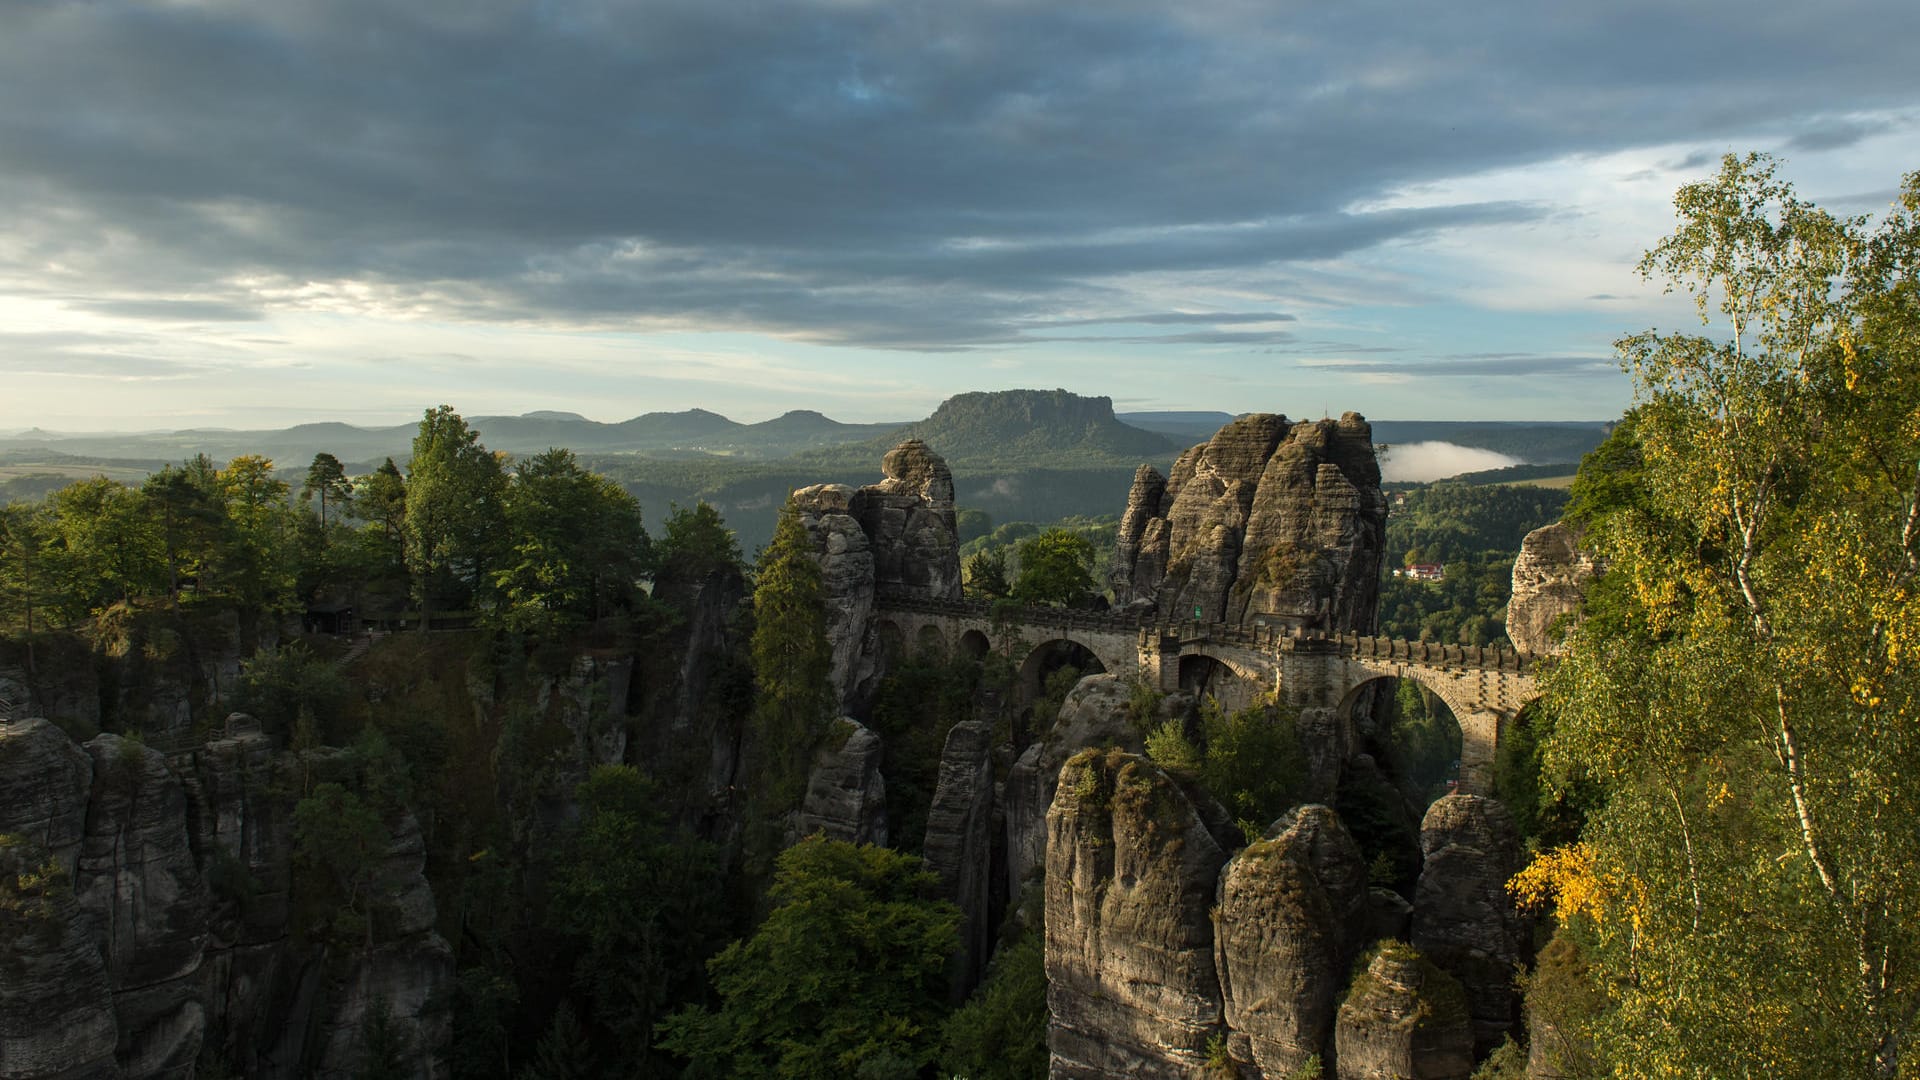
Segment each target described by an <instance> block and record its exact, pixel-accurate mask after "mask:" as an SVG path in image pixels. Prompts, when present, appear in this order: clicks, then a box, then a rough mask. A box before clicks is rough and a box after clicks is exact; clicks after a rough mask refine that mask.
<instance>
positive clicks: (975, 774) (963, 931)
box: [921, 720, 993, 1003]
mask: <svg viewBox="0 0 1920 1080" xmlns="http://www.w3.org/2000/svg"><path fill="white" fill-rule="evenodd" d="M921 852H922V857H923V858H925V859H926V863H927V869H928V870H931V871H933V872H934V874H935V875H937V876H938V877H939V879H940V895H941V896H942V897H943V898H945V899H947V900H951V901H953V903H954V905H955V906H956V907H958V908H959V909H960V914H961V918H962V922H961V925H960V957H959V962H958V963H957V964H955V965H954V969H953V972H952V979H951V984H952V991H953V994H952V996H953V998H954V1001H955V1002H956V1003H958V1002H959V1001H961V1000H964V999H965V997H966V995H967V992H968V991H969V990H971V989H972V988H973V987H974V985H975V984H977V983H978V982H979V981H980V976H981V973H982V972H983V971H984V970H985V969H986V964H987V957H988V955H989V953H990V952H991V951H992V948H993V919H992V910H993V896H992V874H991V870H992V862H993V729H992V728H991V727H989V726H988V725H987V723H986V722H985V721H981V720H966V721H962V722H961V723H958V724H955V725H953V728H952V730H950V731H948V732H947V743H946V746H945V748H944V749H942V750H941V752H940V778H939V780H938V781H937V782H936V783H935V785H934V789H933V804H932V805H931V806H930V807H929V808H928V810H927V833H926V842H925V843H924V844H922V845H921Z"/></svg>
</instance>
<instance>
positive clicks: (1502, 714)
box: [1337, 661, 1517, 795]
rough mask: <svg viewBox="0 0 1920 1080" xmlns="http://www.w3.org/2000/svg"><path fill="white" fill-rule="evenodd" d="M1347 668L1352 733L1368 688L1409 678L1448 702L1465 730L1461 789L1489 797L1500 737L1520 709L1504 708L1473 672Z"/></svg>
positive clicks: (1397, 666)
mask: <svg viewBox="0 0 1920 1080" xmlns="http://www.w3.org/2000/svg"><path fill="white" fill-rule="evenodd" d="M1343 667H1344V668H1345V671H1344V679H1343V680H1342V683H1343V685H1342V687H1341V693H1340V697H1339V705H1338V710H1337V716H1338V717H1339V720H1340V723H1341V724H1342V725H1344V726H1345V727H1346V730H1348V731H1352V730H1353V727H1352V723H1353V710H1354V707H1355V705H1356V704H1357V703H1358V702H1359V700H1360V699H1361V697H1362V695H1363V694H1365V693H1366V688H1367V687H1368V686H1371V685H1375V684H1377V683H1378V682H1379V681H1380V680H1382V679H1406V680H1409V681H1411V682H1414V683H1416V684H1418V685H1419V686H1420V687H1421V688H1422V689H1424V690H1426V691H1427V692H1428V693H1430V694H1432V695H1433V696H1434V697H1436V698H1438V699H1439V700H1440V701H1441V702H1443V703H1444V704H1445V705H1446V707H1447V710H1448V711H1449V712H1451V713H1452V714H1453V719H1454V722H1455V723H1456V724H1457V725H1458V726H1459V728H1460V770H1459V777H1458V779H1459V781H1460V790H1461V791H1463V792H1467V793H1469V794H1475V795H1484V794H1489V793H1491V791H1492V789H1493V762H1494V756H1495V754H1496V753H1498V751H1499V746H1500V736H1501V734H1502V733H1503V732H1504V730H1505V727H1506V724H1507V721H1508V720H1510V719H1511V718H1512V713H1513V712H1515V711H1517V708H1506V707H1503V706H1505V705H1507V704H1509V703H1507V702H1505V701H1504V699H1503V698H1501V697H1500V696H1499V695H1495V696H1494V700H1489V699H1488V695H1487V694H1486V693H1485V688H1484V687H1482V686H1480V685H1479V683H1478V680H1476V679H1474V678H1472V677H1470V675H1469V674H1468V673H1467V672H1463V671H1449V670H1445V669H1442V668H1439V667H1435V666H1428V665H1424V664H1412V663H1361V662H1353V661H1350V662H1348V663H1346V664H1345V665H1343Z"/></svg>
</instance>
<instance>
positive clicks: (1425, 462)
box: [1380, 442, 1526, 484]
mask: <svg viewBox="0 0 1920 1080" xmlns="http://www.w3.org/2000/svg"><path fill="white" fill-rule="evenodd" d="M1524 464H1526V462H1524V461H1522V460H1520V459H1519V458H1517V457H1514V456H1512V455H1511V454H1500V453H1495V452H1494V451H1492V450H1482V449H1479V448H1478V447H1473V446H1461V445H1459V444H1458V443H1450V442H1417V443H1396V444H1395V445H1393V446H1392V447H1391V448H1390V449H1388V451H1387V452H1386V454H1384V455H1383V456H1382V457H1381V460H1380V476H1381V479H1383V480H1386V481H1388V482H1393V481H1401V482H1406V483H1422V484H1424V483H1426V482H1427V481H1430V480H1444V479H1446V478H1447V477H1449V476H1458V475H1460V474H1461V473H1466V472H1479V471H1480V470H1482V469H1504V468H1506V467H1507V466H1509V465H1524Z"/></svg>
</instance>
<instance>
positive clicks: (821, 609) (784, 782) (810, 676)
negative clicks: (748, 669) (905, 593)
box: [753, 501, 836, 803]
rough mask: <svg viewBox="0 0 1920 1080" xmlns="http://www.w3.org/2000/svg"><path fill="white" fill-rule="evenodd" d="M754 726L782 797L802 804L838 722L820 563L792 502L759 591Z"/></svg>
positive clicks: (765, 557)
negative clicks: (807, 778) (804, 786)
mask: <svg viewBox="0 0 1920 1080" xmlns="http://www.w3.org/2000/svg"><path fill="white" fill-rule="evenodd" d="M753 615H754V627H753V667H754V674H755V677H756V679H757V681H758V683H759V698H758V701H757V703H756V706H755V709H754V728H755V731H756V733H757V734H758V735H759V737H760V740H761V743H762V745H763V746H764V747H765V748H766V751H767V754H768V758H769V759H770V761H771V762H773V764H774V773H775V775H776V777H778V778H779V779H778V780H777V781H776V785H775V798H776V800H777V801H779V802H783V803H790V802H793V801H795V800H797V798H798V796H799V794H800V792H799V790H798V789H799V786H800V781H801V778H802V777H803V776H804V772H805V767H806V754H807V752H808V751H809V750H811V749H812V748H813V745H814V743H815V742H816V741H817V740H818V739H819V737H820V735H821V734H822V733H823V732H824V731H825V730H826V725H827V722H828V721H829V720H831V719H832V718H833V713H834V711H835V705H836V702H835V700H834V692H833V685H832V674H833V648H832V646H831V644H830V643H829V642H828V641H827V607H826V599H825V586H824V584H823V583H822V581H821V577H820V564H819V562H818V561H817V560H816V559H815V557H814V553H813V541H812V539H811V538H810V537H809V536H808V535H807V530H806V526H804V525H802V524H801V523H800V514H799V511H797V510H796V509H795V508H794V506H793V503H792V502H791V501H789V502H788V503H787V506H786V508H785V509H783V510H782V511H781V512H780V523H779V524H778V525H777V526H776V527H775V528H774V531H773V539H772V541H771V542H769V543H768V545H767V547H766V550H765V551H763V552H762V553H761V556H760V571H759V575H758V584H757V585H756V587H755V588H754V590H753Z"/></svg>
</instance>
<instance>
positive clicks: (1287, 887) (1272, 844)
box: [1213, 805, 1367, 1077]
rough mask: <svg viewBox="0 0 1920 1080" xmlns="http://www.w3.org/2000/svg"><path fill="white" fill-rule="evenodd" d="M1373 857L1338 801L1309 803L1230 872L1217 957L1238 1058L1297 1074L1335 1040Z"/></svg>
mask: <svg viewBox="0 0 1920 1080" xmlns="http://www.w3.org/2000/svg"><path fill="white" fill-rule="evenodd" d="M1366 914H1367V867H1366V863H1365V861H1364V860H1363V859H1362V858H1361V855H1360V849H1359V848H1358V847H1357V846H1355V845H1354V842H1353V838H1352V837H1351V836H1349V835H1348V834H1347V830H1346V828H1345V827H1344V826H1343V825H1341V824H1340V819H1339V818H1338V817H1336V816H1335V815H1334V813H1333V811H1332V810H1329V809H1328V808H1326V807H1324V806H1313V805H1309V806H1302V807H1299V808H1298V809H1296V810H1294V811H1292V812H1290V813H1289V814H1287V815H1286V816H1285V817H1282V818H1281V819H1280V820H1279V821H1277V822H1275V823H1274V824H1273V827H1272V828H1271V829H1269V830H1268V832H1267V837H1266V838H1265V839H1263V840H1261V841H1260V842H1259V843H1256V844H1252V845H1249V846H1248V847H1247V848H1245V849H1244V850H1242V851H1241V852H1240V853H1239V854H1238V855H1235V856H1234V857H1233V859H1232V861H1230V862H1229V863H1227V866H1226V869H1225V870H1224V871H1222V872H1221V875H1220V891H1219V901H1218V903H1217V905H1216V906H1215V908H1214V919H1213V922H1214V958H1215V962H1216V964H1217V965H1218V968H1219V973H1220V990H1221V995H1222V1003H1223V1005H1224V1016H1225V1019H1226V1022H1227V1027H1228V1028H1229V1031H1230V1034H1229V1035H1228V1039H1227V1047H1228V1051H1229V1053H1230V1054H1231V1055H1232V1057H1233V1059H1234V1060H1235V1061H1238V1062H1242V1063H1246V1064H1251V1065H1253V1066H1254V1067H1255V1068H1256V1069H1258V1070H1259V1072H1258V1073H1257V1074H1256V1075H1263V1076H1268V1077H1282V1076H1291V1075H1293V1074H1294V1072H1295V1071H1296V1070H1297V1069H1299V1068H1300V1067H1301V1066H1302V1065H1303V1064H1305V1062H1306V1060H1307V1059H1308V1058H1309V1057H1311V1056H1312V1055H1315V1054H1321V1055H1326V1054H1327V1052H1328V1051H1330V1050H1331V1049H1332V1047H1331V1045H1330V1036H1331V1035H1332V1033H1333V1020H1334V1009H1335V1006H1336V1004H1337V1003H1338V1001H1337V999H1338V996H1339V993H1340V989H1341V985H1342V984H1343V983H1344V982H1345V981H1346V977H1347V967H1348V965H1349V964H1350V963H1351V962H1352V959H1353V953H1354V952H1355V950H1356V948H1357V947H1358V945H1359V944H1361V942H1359V941H1358V936H1359V932H1360V931H1362V930H1363V929H1364V928H1365V927H1366V925H1367V918H1366Z"/></svg>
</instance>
